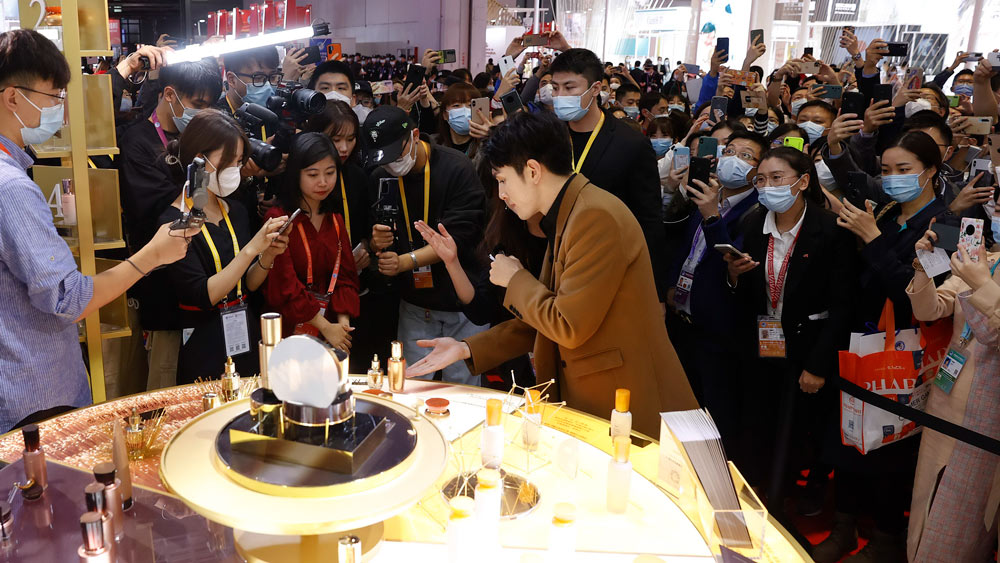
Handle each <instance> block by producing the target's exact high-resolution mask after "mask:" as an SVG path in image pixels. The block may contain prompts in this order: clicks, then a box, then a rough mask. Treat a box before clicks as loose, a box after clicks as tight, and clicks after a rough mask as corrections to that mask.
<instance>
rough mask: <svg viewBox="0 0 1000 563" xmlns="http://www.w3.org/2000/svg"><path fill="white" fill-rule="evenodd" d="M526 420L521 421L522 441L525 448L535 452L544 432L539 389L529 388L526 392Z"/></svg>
mask: <svg viewBox="0 0 1000 563" xmlns="http://www.w3.org/2000/svg"><path fill="white" fill-rule="evenodd" d="M524 398H525V401H526V402H525V405H524V421H523V422H522V423H521V442H522V443H523V444H524V449H526V450H528V451H529V452H533V451H535V450H536V449H538V439H539V437H540V436H541V433H542V394H541V392H540V391H538V389H528V392H527V393H525V396H524Z"/></svg>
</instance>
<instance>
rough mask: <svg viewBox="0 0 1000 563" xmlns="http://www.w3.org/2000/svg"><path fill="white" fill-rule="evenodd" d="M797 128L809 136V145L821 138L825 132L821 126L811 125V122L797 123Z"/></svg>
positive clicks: (824, 128)
mask: <svg viewBox="0 0 1000 563" xmlns="http://www.w3.org/2000/svg"><path fill="white" fill-rule="evenodd" d="M799 127H801V128H802V129H803V130H804V131H805V132H806V135H809V144H810V145H812V144H815V143H816V141H818V140H819V138H820V137H822V136H823V132H825V131H826V127H823V125H822V124H820V123H813V122H812V121H803V122H802V123H799Z"/></svg>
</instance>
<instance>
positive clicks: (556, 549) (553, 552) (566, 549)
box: [549, 502, 576, 561]
mask: <svg viewBox="0 0 1000 563" xmlns="http://www.w3.org/2000/svg"><path fill="white" fill-rule="evenodd" d="M575 552H576V506H575V505H572V504H570V503H568V502H560V503H557V504H556V505H555V507H554V508H553V515H552V527H551V528H549V560H550V561H572V558H573V553H575Z"/></svg>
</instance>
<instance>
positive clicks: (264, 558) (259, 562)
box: [233, 522, 385, 563]
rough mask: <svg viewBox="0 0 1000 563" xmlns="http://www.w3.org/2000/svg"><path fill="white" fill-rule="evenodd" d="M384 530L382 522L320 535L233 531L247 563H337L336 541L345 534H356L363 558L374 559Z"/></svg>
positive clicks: (237, 548)
mask: <svg viewBox="0 0 1000 563" xmlns="http://www.w3.org/2000/svg"><path fill="white" fill-rule="evenodd" d="M384 532H385V526H383V525H382V523H381V522H379V523H377V524H372V525H371V526H366V527H364V528H358V529H356V530H347V531H345V532H337V533H333V534H323V535H318V536H272V535H268V534H255V533H253V532H241V531H239V530H234V531H233V543H234V544H235V546H236V552H237V553H239V554H240V556H241V557H243V558H244V559H246V560H247V562H248V563H296V562H298V563H320V562H322V563H337V562H338V559H337V542H338V541H339V540H340V538H342V537H344V536H357V537H358V538H359V539H360V540H361V546H362V547H361V549H362V551H363V553H364V555H363V559H362V561H371V559H372V557H374V556H375V552H376V551H377V550H378V546H379V544H380V543H381V542H382V538H383V535H384Z"/></svg>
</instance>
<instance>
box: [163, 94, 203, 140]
mask: <svg viewBox="0 0 1000 563" xmlns="http://www.w3.org/2000/svg"><path fill="white" fill-rule="evenodd" d="M177 101H178V102H180V104H181V108H182V109H183V110H184V111H182V112H181V115H180V116H176V115H174V106H173V105H172V104H171V105H170V117H172V118H173V119H174V127H177V131H178V132H180V133H183V132H184V129H185V128H186V127H187V126H188V123H191V120H192V119H194V116H196V115H198V110H197V109H195V108H188V107H184V102H181V98H180V96H178V97H177Z"/></svg>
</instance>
